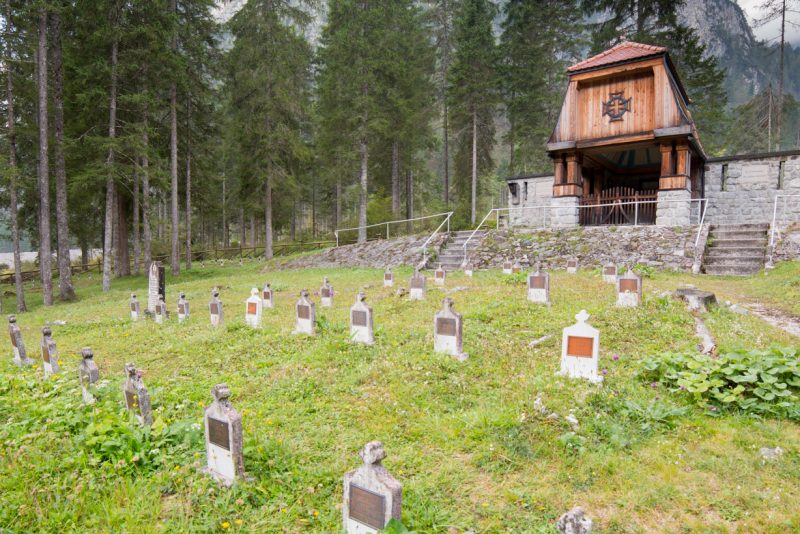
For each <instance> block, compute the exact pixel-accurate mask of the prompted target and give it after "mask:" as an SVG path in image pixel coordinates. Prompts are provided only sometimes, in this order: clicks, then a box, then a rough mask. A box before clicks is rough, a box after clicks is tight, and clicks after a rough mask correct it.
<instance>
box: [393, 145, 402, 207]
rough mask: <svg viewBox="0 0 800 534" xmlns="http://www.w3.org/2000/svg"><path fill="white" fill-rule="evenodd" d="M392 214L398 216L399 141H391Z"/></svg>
mask: <svg viewBox="0 0 800 534" xmlns="http://www.w3.org/2000/svg"><path fill="white" fill-rule="evenodd" d="M392 215H393V216H394V217H395V218H398V217H399V216H400V143H398V142H397V140H395V141H394V142H392Z"/></svg>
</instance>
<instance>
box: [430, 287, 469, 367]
mask: <svg viewBox="0 0 800 534" xmlns="http://www.w3.org/2000/svg"><path fill="white" fill-rule="evenodd" d="M433 350H434V351H435V352H443V353H445V354H449V355H450V356H453V357H455V358H456V359H457V360H459V361H464V360H466V359H467V354H466V353H465V352H464V351H463V326H462V320H461V314H460V313H456V312H455V311H453V299H451V298H450V297H445V298H444V300H442V309H441V310H439V311H438V312H436V314H435V315H434V318H433Z"/></svg>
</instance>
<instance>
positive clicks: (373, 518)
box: [348, 482, 386, 530]
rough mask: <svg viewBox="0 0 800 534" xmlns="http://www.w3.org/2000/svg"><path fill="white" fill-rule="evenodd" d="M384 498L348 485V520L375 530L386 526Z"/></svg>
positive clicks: (351, 484)
mask: <svg viewBox="0 0 800 534" xmlns="http://www.w3.org/2000/svg"><path fill="white" fill-rule="evenodd" d="M385 501H386V497H384V496H383V495H380V494H378V493H375V492H374V491H370V490H368V489H364V488H362V487H360V486H356V485H355V484H353V483H352V482H351V483H350V503H349V507H348V510H349V511H350V514H349V516H350V519H352V520H354V521H358V522H359V523H361V524H363V525H366V526H368V527H370V528H374V529H377V530H381V529H383V527H385V526H386V504H385Z"/></svg>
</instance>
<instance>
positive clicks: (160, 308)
mask: <svg viewBox="0 0 800 534" xmlns="http://www.w3.org/2000/svg"><path fill="white" fill-rule="evenodd" d="M155 318H156V322H157V323H158V324H163V323H164V321H165V320H166V319H167V304H166V302H164V295H159V296H158V302H157V303H156V315H155Z"/></svg>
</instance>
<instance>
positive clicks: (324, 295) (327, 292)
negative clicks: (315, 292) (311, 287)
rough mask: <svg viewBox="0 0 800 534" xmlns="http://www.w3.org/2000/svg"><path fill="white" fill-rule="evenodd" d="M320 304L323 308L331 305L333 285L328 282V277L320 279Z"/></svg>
mask: <svg viewBox="0 0 800 534" xmlns="http://www.w3.org/2000/svg"><path fill="white" fill-rule="evenodd" d="M319 300H320V306H322V307H323V308H331V307H333V286H331V284H330V283H329V282H328V277H327V276H326V277H325V278H323V279H322V287H321V288H319Z"/></svg>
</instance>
